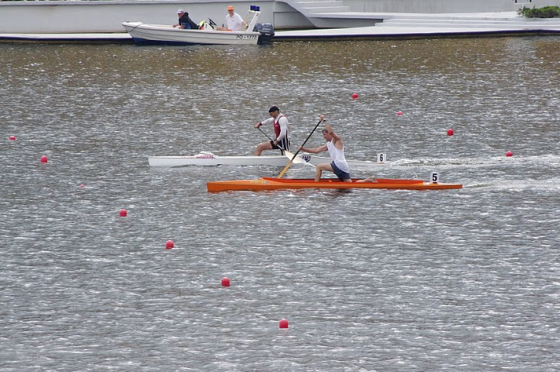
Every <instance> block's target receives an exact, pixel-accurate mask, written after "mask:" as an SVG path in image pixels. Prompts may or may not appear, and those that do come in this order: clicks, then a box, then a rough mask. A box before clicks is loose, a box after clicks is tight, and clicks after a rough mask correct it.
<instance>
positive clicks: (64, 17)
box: [0, 0, 306, 34]
mask: <svg viewBox="0 0 560 372" xmlns="http://www.w3.org/2000/svg"><path fill="white" fill-rule="evenodd" d="M228 5H233V6H234V7H235V11H236V12H237V13H239V14H240V15H241V16H242V17H245V16H246V14H247V12H248V10H249V7H250V6H251V5H259V6H260V7H261V16H260V18H259V22H261V23H273V21H274V19H273V17H274V11H275V8H279V9H278V12H279V14H282V13H283V12H290V9H291V8H290V7H288V6H287V5H285V4H284V5H283V7H278V5H276V4H275V2H274V1H272V0H271V1H228V2H224V1H223V0H221V1H212V0H206V1H188V0H186V1H180V2H175V1H150V2H132V1H131V2H125V1H111V2H109V1H99V2H97V1H84V2H77V1H76V2H69V1H68V2H65V1H49V2H46V1H37V2H19V1H18V2H11V1H10V2H0V33H5V34H47V33H109V32H124V28H123V27H122V25H121V24H122V22H125V21H140V22H144V23H158V24H174V23H177V10H178V9H179V8H181V9H184V10H185V11H187V12H188V13H189V16H190V17H191V19H192V20H193V21H194V22H196V23H198V22H200V21H201V20H203V19H208V18H212V20H213V21H214V22H216V24H218V25H220V26H221V25H222V24H223V23H224V21H225V16H226V14H227V6H228ZM291 12H293V10H291ZM298 15H299V14H298ZM298 15H295V16H296V17H297V16H298ZM299 17H301V18H303V20H304V22H306V20H305V18H304V17H303V16H301V15H299Z"/></svg>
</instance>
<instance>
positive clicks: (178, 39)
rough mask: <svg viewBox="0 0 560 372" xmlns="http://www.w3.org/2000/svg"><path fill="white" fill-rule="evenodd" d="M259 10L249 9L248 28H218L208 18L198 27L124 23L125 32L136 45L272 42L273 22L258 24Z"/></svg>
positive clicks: (250, 43) (254, 43)
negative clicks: (232, 29) (197, 28)
mask: <svg viewBox="0 0 560 372" xmlns="http://www.w3.org/2000/svg"><path fill="white" fill-rule="evenodd" d="M259 14H260V11H258V10H250V11H249V13H248V14H247V17H246V19H245V22H246V23H247V25H248V27H247V30H245V31H219V30H218V27H216V24H215V23H214V22H213V21H212V20H211V19H209V22H206V23H204V26H203V27H202V28H201V29H199V30H193V29H182V28H174V27H173V26H172V25H158V24H148V23H142V22H123V23H122V25H123V27H124V29H125V30H126V32H128V33H129V34H130V36H131V37H132V38H133V39H134V42H135V43H137V44H167V45H195V44H203V45H204V44H206V45H257V44H268V43H270V41H271V39H272V36H274V28H273V27H272V25H270V24H261V23H258V24H257V20H258V18H259Z"/></svg>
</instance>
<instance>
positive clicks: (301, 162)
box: [284, 150, 307, 164]
mask: <svg viewBox="0 0 560 372" xmlns="http://www.w3.org/2000/svg"><path fill="white" fill-rule="evenodd" d="M284 155H285V156H287V157H288V159H290V160H292V159H294V161H292V163H293V164H307V163H306V161H305V160H303V159H302V158H301V157H299V156H296V157H295V158H294V154H293V153H292V152H289V151H287V150H284Z"/></svg>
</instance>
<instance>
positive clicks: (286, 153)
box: [257, 127, 313, 165]
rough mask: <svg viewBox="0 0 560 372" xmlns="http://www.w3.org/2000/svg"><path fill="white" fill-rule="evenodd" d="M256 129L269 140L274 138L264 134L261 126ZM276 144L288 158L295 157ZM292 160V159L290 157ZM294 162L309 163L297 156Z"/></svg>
mask: <svg viewBox="0 0 560 372" xmlns="http://www.w3.org/2000/svg"><path fill="white" fill-rule="evenodd" d="M257 129H258V130H260V131H261V133H262V134H264V135H265V136H266V138H268V139H269V140H270V141H272V142H274V140H273V139H272V138H270V136H269V135H268V134H266V133H265V132H263V130H262V129H261V127H258V128H257ZM276 146H278V147H279V148H280V150H282V151H283V152H284V155H286V156H287V157H288V159H292V158H294V157H295V155H294V154H293V153H291V152H290V151H288V150H286V149H284V148H282V146H280V145H276ZM292 160H293V159H292ZM295 162H296V163H305V164H309V163H307V162H305V161H304V160H301V159H300V158H297V159H296V161H295ZM310 165H313V164H310Z"/></svg>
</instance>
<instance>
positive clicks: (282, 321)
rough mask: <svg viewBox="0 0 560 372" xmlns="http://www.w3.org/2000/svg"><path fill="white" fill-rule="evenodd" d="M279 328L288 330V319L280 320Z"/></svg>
mask: <svg viewBox="0 0 560 372" xmlns="http://www.w3.org/2000/svg"><path fill="white" fill-rule="evenodd" d="M278 327H280V328H288V321H287V320H286V319H280V322H278Z"/></svg>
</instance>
